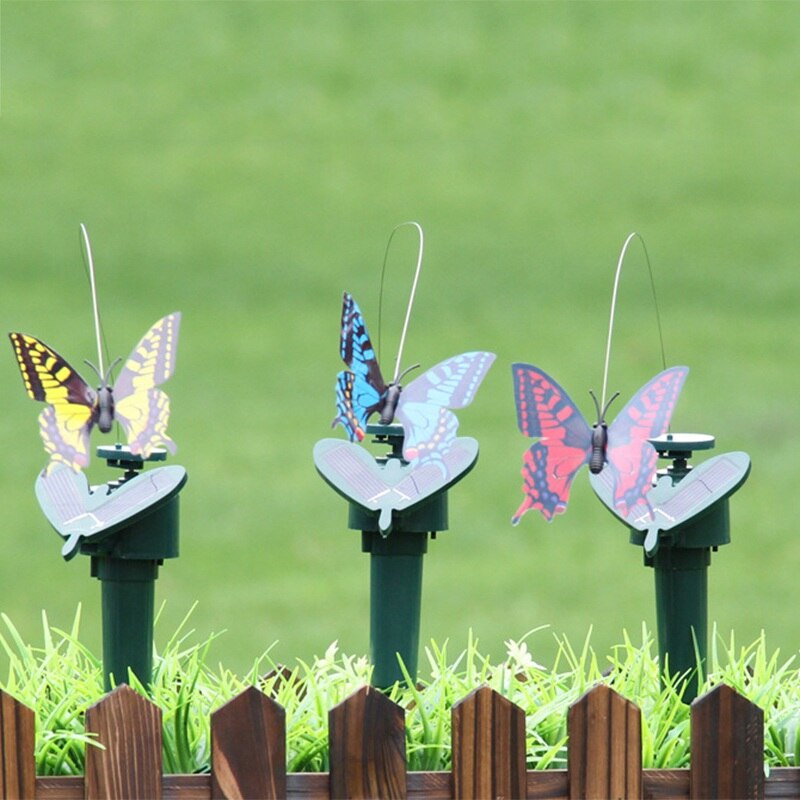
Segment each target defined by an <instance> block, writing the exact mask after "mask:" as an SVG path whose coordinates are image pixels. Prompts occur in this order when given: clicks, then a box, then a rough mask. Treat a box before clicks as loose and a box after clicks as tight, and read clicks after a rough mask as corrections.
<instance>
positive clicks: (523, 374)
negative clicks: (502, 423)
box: [511, 364, 592, 525]
mask: <svg viewBox="0 0 800 800" xmlns="http://www.w3.org/2000/svg"><path fill="white" fill-rule="evenodd" d="M512 372H513V375H514V400H515V402H516V406H517V425H518V426H519V429H520V431H522V433H524V434H525V435H526V436H530V437H532V438H538V439H539V441H538V442H536V443H535V444H533V445H531V447H530V448H529V449H528V451H527V452H526V453H525V456H524V459H523V464H522V477H523V481H524V482H523V485H522V491H523V492H524V494H525V499H524V500H523V501H522V503H521V505H520V506H519V508H518V509H517V512H516V513H515V514H514V516H513V517H512V519H511V522H512V523H513V524H514V525H516V524H517V523H518V522H519V521H520V519H521V518H522V515H523V514H525V513H526V512H527V511H529V510H530V509H532V508H535V509H537V510H538V511H540V512H541V514H542V516H543V517H544V518H545V519H546V520H548V521H550V520H552V518H553V517H554V516H555V515H556V514H560V513H563V512H564V511H565V510H566V508H567V502H568V501H569V490H570V485H571V484H572V479H573V478H574V477H575V473H576V472H577V471H578V470H579V469H580V468H581V467H582V466H583V465H584V464H586V463H588V461H589V457H590V455H591V442H592V431H591V428H590V427H589V425H588V423H587V422H586V420H585V419H584V418H583V415H582V414H581V412H580V411H579V410H578V408H577V406H576V405H575V403H573V402H572V400H571V399H570V397H569V395H568V394H567V393H566V392H565V391H564V389H563V388H562V387H561V386H560V385H559V384H558V383H557V382H556V381H555V380H554V379H553V378H551V377H550V376H549V375H548V374H547V373H546V372H544V371H543V370H541V369H539V368H538V367H534V366H532V365H531V364H514V365H512Z"/></svg>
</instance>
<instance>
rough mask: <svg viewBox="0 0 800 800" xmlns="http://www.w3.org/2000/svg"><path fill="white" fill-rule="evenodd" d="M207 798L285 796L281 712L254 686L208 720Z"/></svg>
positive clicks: (283, 742) (284, 723)
mask: <svg viewBox="0 0 800 800" xmlns="http://www.w3.org/2000/svg"><path fill="white" fill-rule="evenodd" d="M211 796H212V797H213V798H221V797H226V798H227V797H231V798H233V797H261V798H265V800H266V799H267V798H277V797H285V796H286V712H285V711H284V710H283V708H282V707H281V706H279V705H278V704H277V703H276V702H275V701H274V700H272V699H270V698H269V697H267V696H266V695H265V694H264V693H263V692H260V691H259V690H258V689H256V688H255V687H254V686H250V687H249V688H247V689H245V690H244V691H243V692H242V693H241V694H239V695H237V696H236V697H234V698H233V700H231V701H229V702H228V703H226V704H225V705H224V706H222V707H221V708H218V709H217V710H216V711H215V712H214V713H213V714H212V715H211Z"/></svg>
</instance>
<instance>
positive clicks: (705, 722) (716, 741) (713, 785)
mask: <svg viewBox="0 0 800 800" xmlns="http://www.w3.org/2000/svg"><path fill="white" fill-rule="evenodd" d="M690 772H691V777H690V796H691V797H692V798H717V797H727V798H731V799H732V800H738V798H751V797H764V712H763V711H762V710H761V709H760V708H759V707H758V706H757V705H755V704H754V703H751V702H750V701H749V700H748V699H747V698H746V697H742V695H740V694H738V693H737V692H736V691H734V690H733V689H731V688H730V686H725V685H720V686H717V687H716V688H715V689H713V690H712V691H710V692H708V693H707V694H705V695H703V696H702V697H699V698H697V700H695V701H694V702H693V703H692V762H691V770H690Z"/></svg>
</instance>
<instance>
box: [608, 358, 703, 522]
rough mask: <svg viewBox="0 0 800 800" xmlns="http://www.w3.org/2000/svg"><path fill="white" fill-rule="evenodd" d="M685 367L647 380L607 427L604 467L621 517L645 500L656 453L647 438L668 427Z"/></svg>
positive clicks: (684, 378)
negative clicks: (606, 463)
mask: <svg viewBox="0 0 800 800" xmlns="http://www.w3.org/2000/svg"><path fill="white" fill-rule="evenodd" d="M688 373H689V370H688V368H687V367H672V368H670V369H667V370H664V371H663V372H661V373H659V374H658V375H656V376H655V378H653V379H652V380H650V381H648V382H647V383H646V384H645V385H644V386H643V387H642V388H641V389H639V391H638V392H636V394H635V395H634V396H633V398H632V399H631V400H630V402H628V404H627V405H626V406H625V407H624V408H623V409H622V411H620V413H619V414H618V415H617V417H616V418H615V419H614V421H613V422H612V423H611V425H609V427H608V446H607V449H606V457H607V459H608V465H607V469H609V470H610V471H611V478H612V481H613V492H614V504H615V505H616V507H617V509H618V510H619V511H620V513H621V514H622V516H623V517H627V516H628V514H629V513H630V512H631V511H632V510H633V509H634V507H635V506H637V505H641V504H646V500H645V495H646V494H647V492H648V491H649V490H650V486H651V484H652V480H653V475H654V474H655V471H656V462H657V460H658V454H657V453H656V451H655V448H654V447H653V445H652V444H650V442H648V441H647V440H648V439H651V438H653V437H654V436H661V434H663V433H666V432H667V430H668V428H669V423H670V419H671V418H672V412H673V410H674V409H675V404H676V403H677V402H678V395H679V394H680V391H681V388H682V387H683V382H684V381H685V380H686V376H687V374H688Z"/></svg>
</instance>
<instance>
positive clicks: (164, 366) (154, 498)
mask: <svg viewBox="0 0 800 800" xmlns="http://www.w3.org/2000/svg"><path fill="white" fill-rule="evenodd" d="M81 235H82V241H83V245H84V247H85V254H86V259H87V268H88V272H89V281H90V286H91V293H92V305H93V311H94V321H95V332H96V334H97V346H98V366H97V367H94V366H93V365H90V366H92V369H93V370H94V371H95V373H96V374H97V377H98V380H99V383H100V386H99V388H98V389H97V390H96V391H95V390H94V389H92V388H91V387H90V386H89V385H88V384H87V383H86V381H85V380H84V379H83V378H82V377H81V376H80V375H79V374H78V372H77V371H76V370H75V369H74V368H73V367H72V366H70V364H69V363H68V362H67V361H66V360H65V359H64V358H62V357H61V356H60V355H59V354H58V353H57V352H56V351H55V350H53V349H52V348H51V347H49V346H48V345H46V344H44V342H42V341H41V340H40V339H37V338H35V337H33V336H28V335H26V334H22V333H11V334H10V338H11V342H12V345H13V347H14V352H15V355H16V358H17V363H18V365H19V368H20V372H21V374H22V379H23V383H24V385H25V389H26V391H27V393H28V395H29V396H30V397H31V399H34V400H39V401H42V402H44V403H46V404H47V406H46V407H45V409H44V411H42V413H41V414H40V415H39V431H40V434H41V437H42V441H43V442H44V446H45V450H46V452H47V453H48V455H49V461H48V463H47V465H46V466H45V468H44V469H43V470H42V472H41V474H40V475H39V476H38V477H37V479H36V484H35V490H36V497H37V499H38V501H39V505H40V507H41V509H42V511H43V513H44V515H45V517H46V518H47V519H48V521H49V522H50V523H51V525H52V526H53V527H54V528H55V529H56V531H57V532H58V533H59V534H60V535H61V536H62V537H63V538H64V545H63V547H62V550H61V553H62V555H63V557H64V558H65V559H67V560H69V559H71V558H73V557H74V556H75V555H77V554H78V553H82V554H83V555H88V556H90V558H91V575H92V576H93V577H96V578H99V580H100V581H101V587H102V608H103V665H104V673H105V681H106V688H110V677H111V676H112V675H113V677H114V679H115V680H116V682H123V681H126V680H127V677H128V670H129V669H130V670H132V671H133V672H134V673H135V674H136V675H137V676H138V677H139V679H140V680H142V681H143V682H145V683H147V682H149V680H150V677H151V670H152V651H153V611H154V594H155V580H156V578H157V576H158V568H159V566H160V565H161V564H162V563H163V560H164V559H165V558H173V557H175V556H177V555H178V493H179V492H180V490H181V489H182V488H183V486H184V484H185V483H186V480H187V475H186V470H185V469H184V468H183V467H181V466H177V465H176V466H168V467H167V466H164V467H157V468H155V469H150V470H147V471H146V472H142V470H143V467H144V463H145V462H146V461H147V462H150V461H163V460H164V459H165V458H166V450H165V449H163V448H167V449H168V450H170V452H173V453H174V452H175V444H174V442H173V441H172V440H171V439H170V438H169V436H168V435H167V433H166V427H167V421H168V418H169V398H168V397H167V395H166V394H165V393H164V392H163V391H161V390H160V389H158V388H156V387H157V386H158V385H159V384H161V383H163V382H164V381H166V380H167V379H168V378H169V377H170V376H171V375H172V372H173V370H174V367H175V353H176V349H177V339H178V329H179V325H180V314H179V313H177V312H176V313H174V314H170V315H168V316H166V317H164V318H163V319H161V320H159V321H158V322H157V323H156V324H155V325H153V326H152V327H151V328H150V330H148V332H147V333H146V334H145V335H144V336H143V337H142V339H141V340H140V342H139V343H138V344H137V346H136V347H135V348H134V349H133V351H132V352H131V354H130V356H129V357H128V359H127V360H126V361H125V363H124V365H123V367H122V369H121V371H120V373H119V375H118V377H117V380H116V382H115V383H113V385H112V383H111V379H110V376H111V372H112V371H113V369H114V367H115V366H116V364H117V361H115V362H114V363H112V364H111V366H110V367H109V368H108V370H105V369H104V366H103V351H102V347H101V334H100V317H99V313H98V307H97V292H96V288H95V275H94V263H93V260H92V254H91V245H90V242H89V237H88V234H87V231H86V228H85V226H83V225H81ZM118 361H119V359H118ZM87 363H89V362H87ZM115 421H116V422H118V423H120V425H121V426H122V428H123V429H124V431H125V433H126V436H127V439H128V444H127V445H122V444H116V445H113V446H110V447H109V446H103V447H98V449H97V454H98V455H99V456H100V457H101V458H104V459H105V460H106V462H107V464H108V466H110V467H113V468H121V469H123V470H124V473H123V475H122V477H121V478H117V479H114V480H112V481H109V482H108V483H106V484H101V485H100V486H89V483H88V481H87V479H86V476H85V475H84V474H83V472H82V469H83V467H86V466H88V464H89V442H90V435H91V432H92V430H93V428H94V427H97V428H99V429H100V431H101V432H103V433H107V432H109V431H111V429H112V427H113V423H114V422H115ZM161 445H163V448H162V447H161Z"/></svg>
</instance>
